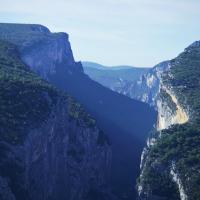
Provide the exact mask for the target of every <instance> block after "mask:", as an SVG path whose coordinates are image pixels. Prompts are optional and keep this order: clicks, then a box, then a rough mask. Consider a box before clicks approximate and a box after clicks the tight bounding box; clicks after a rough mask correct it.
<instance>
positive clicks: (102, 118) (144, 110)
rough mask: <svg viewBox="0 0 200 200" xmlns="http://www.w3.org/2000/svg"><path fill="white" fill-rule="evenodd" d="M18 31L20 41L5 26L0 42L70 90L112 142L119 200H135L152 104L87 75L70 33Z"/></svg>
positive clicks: (34, 28) (0, 29)
mask: <svg viewBox="0 0 200 200" xmlns="http://www.w3.org/2000/svg"><path fill="white" fill-rule="evenodd" d="M14 26H15V27H16V26H17V30H18V31H19V32H18V34H19V35H20V41H18V37H15V32H14V31H13V32H12V31H8V29H9V27H10V28H11V29H10V30H13V25H12V24H6V25H5V24H4V25H2V24H1V25H0V33H1V34H0V37H1V38H3V39H6V40H9V41H11V42H13V43H15V44H16V45H18V48H19V50H20V52H21V57H22V59H23V60H24V62H26V64H27V65H29V67H30V69H32V70H34V71H35V72H37V73H39V74H40V75H41V76H42V77H44V78H45V79H46V80H49V81H50V82H51V83H53V84H54V85H55V86H57V87H58V88H60V89H62V90H63V91H67V92H68V93H69V94H71V95H72V96H73V97H75V98H76V99H77V100H78V101H79V102H81V103H82V105H83V106H84V107H85V109H86V110H87V111H88V112H89V113H90V114H91V115H92V116H94V118H95V119H96V121H97V124H98V125H99V126H100V127H101V129H102V130H103V131H105V132H106V133H107V134H108V135H109V139H110V141H111V145H112V150H113V160H112V166H111V172H112V174H111V177H112V185H113V189H114V190H115V191H116V193H117V194H118V196H120V197H122V196H123V198H124V199H132V196H134V191H133V190H134V185H135V180H136V176H137V175H138V172H139V162H140V154H141V151H142V148H143V146H144V143H145V140H146V137H147V134H148V132H149V130H151V129H152V126H153V124H154V123H155V118H156V113H155V111H154V110H153V109H152V108H150V107H149V106H148V105H147V104H144V103H140V102H138V101H135V100H131V99H130V98H128V97H125V96H123V95H119V94H117V93H115V92H112V91H110V90H109V89H107V88H105V87H103V86H101V85H100V84H98V83H96V82H95V81H92V80H91V79H90V78H89V77H88V76H87V75H85V74H84V73H83V71H82V66H81V64H80V63H76V62H74V59H73V55H72V52H71V47H70V44H69V41H68V37H67V35H66V34H60V33H58V34H56V37H55V34H53V33H50V32H47V31H46V29H45V31H41V29H40V28H38V27H40V26H38V25H14ZM24 26H26V28H24ZM5 27H6V28H5ZM21 27H23V28H21ZM27 29H28V31H27ZM20 31H21V32H20ZM33 35H34V40H33V39H32V36H33ZM41 38H43V39H42V42H41ZM27 40H28V41H29V42H28V43H27V42H25V41H27ZM29 44H31V45H30V47H29ZM24 49H26V51H24ZM41 69H42V70H41Z"/></svg>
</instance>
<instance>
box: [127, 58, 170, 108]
mask: <svg viewBox="0 0 200 200" xmlns="http://www.w3.org/2000/svg"><path fill="white" fill-rule="evenodd" d="M168 68H169V61H165V62H162V63H160V64H158V65H156V66H155V67H153V68H152V69H150V70H149V71H148V72H147V73H145V74H144V75H142V76H141V77H140V78H139V80H137V81H136V82H133V83H131V84H129V85H126V86H125V87H124V91H125V92H124V94H126V95H127V96H130V97H131V98H133V99H137V100H140V101H142V102H146V103H148V104H150V105H151V106H154V107H155V108H156V100H157V97H158V92H159V86H160V78H161V74H162V73H163V72H164V71H166V70H167V69H168Z"/></svg>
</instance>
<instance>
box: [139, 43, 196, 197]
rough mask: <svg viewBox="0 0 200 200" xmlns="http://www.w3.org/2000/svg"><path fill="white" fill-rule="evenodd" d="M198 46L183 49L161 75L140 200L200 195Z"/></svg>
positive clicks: (141, 174) (146, 153)
mask: <svg viewBox="0 0 200 200" xmlns="http://www.w3.org/2000/svg"><path fill="white" fill-rule="evenodd" d="M199 46H200V45H199V42H195V43H193V44H192V45H190V46H189V47H188V48H186V49H185V51H184V52H183V53H181V54H180V55H179V56H178V57H177V58H175V59H173V60H171V61H170V64H169V67H168V68H167V70H166V71H165V72H163V73H162V75H161V76H160V81H159V89H158V93H157V98H156V99H157V100H156V102H155V103H154V104H155V106H156V107H157V110H158V122H157V127H156V130H155V131H154V132H153V133H152V134H151V135H150V137H149V139H148V142H147V146H146V148H145V149H144V151H143V154H142V159H141V160H142V161H141V173H140V178H139V182H138V194H139V199H141V200H151V199H159V200H163V199H164V200H173V199H174V200H177V199H180V200H196V199H199V197H200V194H199V192H198V191H199V184H198V183H197V181H196V177H199V144H195V141H197V140H199V139H198V138H199V134H198V133H199V123H198V120H199V103H198V102H199V101H198V99H199V88H200V85H199V82H198V81H199V78H198V77H199V73H200V70H199V69H200V68H199V66H200V65H199V63H200V56H199V55H200V54H199V52H200V49H199ZM194 151H195V152H196V153H195V154H193V153H192V152H194ZM193 156H194V157H195V162H193V160H194V157H193ZM188 161H189V162H188Z"/></svg>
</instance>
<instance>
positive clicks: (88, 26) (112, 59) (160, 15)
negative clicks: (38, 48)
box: [0, 0, 200, 67]
mask: <svg viewBox="0 0 200 200" xmlns="http://www.w3.org/2000/svg"><path fill="white" fill-rule="evenodd" d="M0 5H1V6H0V21H1V22H18V23H39V24H43V25H46V26H48V27H49V28H50V30H51V31H54V32H60V31H64V32H67V33H68V34H69V35H70V41H71V45H72V49H73V52H74V56H75V59H76V60H87V61H94V62H98V63H101V64H104V65H121V64H126V65H134V66H141V67H146V66H147V67H151V66H153V65H155V64H157V63H159V62H161V61H163V60H167V59H171V58H174V57H175V56H177V54H179V53H180V52H181V51H183V49H184V48H185V47H186V46H188V45H189V44H190V43H192V42H193V41H195V40H200V0H0Z"/></svg>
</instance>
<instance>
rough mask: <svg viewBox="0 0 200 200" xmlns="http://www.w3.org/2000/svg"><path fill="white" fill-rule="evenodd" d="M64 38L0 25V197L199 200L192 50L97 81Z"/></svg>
mask: <svg viewBox="0 0 200 200" xmlns="http://www.w3.org/2000/svg"><path fill="white" fill-rule="evenodd" d="M68 37H69V36H68V34H66V33H52V32H50V30H49V29H48V28H46V27H44V26H42V25H35V24H7V23H0V82H1V85H0V118H1V120H0V123H1V125H0V154H1V158H0V199H2V200H21V199H26V200H29V199H30V200H40V199H41V200H56V199H59V200H66V199H67V200H134V199H135V200H136V199H138V200H197V199H200V193H199V191H200V184H199V183H200V149H199V145H200V138H199V132H200V127H199V116H200V101H199V99H200V79H199V77H200V43H199V42H195V43H193V44H192V45H190V46H189V47H188V48H186V49H185V50H184V52H183V53H181V54H180V55H179V56H178V57H176V58H175V59H173V60H169V61H164V62H162V63H160V64H158V65H156V66H155V67H153V68H150V69H148V68H144V69H139V68H133V69H131V70H130V68H126V67H125V68H126V69H125V68H123V69H121V67H119V68H118V69H115V70H113V71H112V70H110V71H109V73H105V71H103V72H100V71H98V72H97V71H96V69H95V70H93V71H91V69H90V70H88V69H87V70H86V67H85V65H86V64H87V65H88V63H86V64H84V63H83V66H82V63H81V62H76V61H75V59H74V56H73V53H72V50H71V45H70V42H69V38H68ZM90 64H91V63H90ZM90 67H91V66H90ZM92 67H93V66H92ZM98 67H99V66H98ZM101 67H102V66H100V68H98V70H107V69H102V68H101ZM117 70H121V71H117ZM127 70H128V71H127ZM122 71H123V72H122ZM87 73H88V75H89V76H88V75H87ZM89 73H90V74H89ZM97 73H98V74H97ZM99 73H100V75H101V78H99V77H98V76H97V75H99ZM122 73H123V77H122V76H120V74H122ZM102 74H103V76H102ZM130 74H131V76H132V74H135V75H134V77H133V79H131V77H130ZM107 75H109V76H110V77H112V78H113V79H112V80H111V79H110V78H107V77H106V76H107ZM127 75H129V76H128V77H127ZM92 79H94V80H92ZM109 80H110V82H109Z"/></svg>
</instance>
